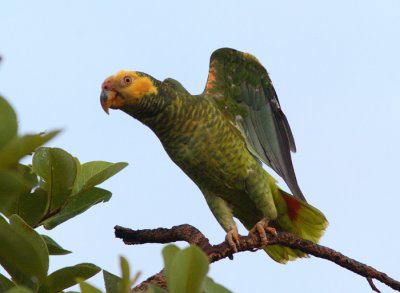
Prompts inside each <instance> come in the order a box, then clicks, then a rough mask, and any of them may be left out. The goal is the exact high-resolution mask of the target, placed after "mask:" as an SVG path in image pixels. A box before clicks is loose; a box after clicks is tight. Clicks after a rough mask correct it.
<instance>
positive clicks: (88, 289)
mask: <svg viewBox="0 0 400 293" xmlns="http://www.w3.org/2000/svg"><path fill="white" fill-rule="evenodd" d="M79 286H80V287H81V292H82V293H102V292H101V291H100V290H99V289H97V288H96V287H94V286H92V285H90V284H88V283H86V282H83V281H81V282H79ZM113 293H114V292H113Z"/></svg>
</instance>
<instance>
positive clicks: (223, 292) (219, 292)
mask: <svg viewBox="0 0 400 293" xmlns="http://www.w3.org/2000/svg"><path fill="white" fill-rule="evenodd" d="M203 292H204V293H232V291H230V290H228V289H226V288H225V287H224V286H221V285H219V284H217V283H215V282H214V280H213V279H211V278H209V277H206V278H205V280H204V283H203Z"/></svg>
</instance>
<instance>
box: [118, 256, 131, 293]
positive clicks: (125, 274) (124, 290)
mask: <svg viewBox="0 0 400 293" xmlns="http://www.w3.org/2000/svg"><path fill="white" fill-rule="evenodd" d="M119 261H120V265H121V271H122V279H121V283H120V284H121V285H120V292H121V293H129V289H130V287H131V280H130V274H131V273H130V269H129V263H128V261H127V259H126V258H125V257H123V256H120V257H119Z"/></svg>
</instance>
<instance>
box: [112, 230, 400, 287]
mask: <svg viewBox="0 0 400 293" xmlns="http://www.w3.org/2000/svg"><path fill="white" fill-rule="evenodd" d="M266 232H267V235H268V244H267V245H273V244H280V245H283V246H287V247H290V248H296V249H299V250H301V251H303V252H305V253H307V254H310V255H313V256H315V257H319V258H323V259H326V260H329V261H332V262H334V263H336V264H337V265H339V266H341V267H344V268H346V269H348V270H350V271H352V272H354V273H356V274H358V275H360V276H363V277H365V278H366V279H367V281H368V283H369V285H370V286H371V288H372V290H374V291H376V292H380V291H379V290H378V288H376V286H375V285H374V283H373V281H372V280H373V279H376V280H378V281H380V282H382V283H384V284H386V285H387V286H389V287H391V288H392V289H394V290H396V291H400V282H398V281H396V280H394V279H393V278H391V277H389V276H388V275H386V274H385V273H383V272H380V271H378V270H376V269H375V268H373V267H371V266H368V265H366V264H363V263H361V262H359V261H356V260H354V259H352V258H349V257H347V256H345V255H343V254H342V253H340V252H338V251H335V250H333V249H331V248H329V247H326V246H323V245H319V244H316V243H313V242H311V241H308V240H304V239H301V238H299V237H297V236H296V235H294V234H291V233H287V232H279V231H278V232H277V234H276V235H274V234H271V233H269V231H266ZM115 236H116V237H117V238H121V239H122V240H123V241H124V243H125V244H129V245H138V244H146V243H170V242H176V241H186V242H188V243H190V244H195V245H197V246H199V247H200V248H201V249H202V250H203V251H204V252H205V253H206V254H207V255H208V258H209V260H210V263H212V262H215V261H218V260H221V259H223V258H226V257H229V258H232V255H233V254H234V253H235V252H234V251H233V249H232V248H231V247H230V246H229V245H228V243H226V242H225V241H224V242H222V243H220V244H217V245H211V244H210V242H209V240H208V239H207V238H206V237H205V236H204V235H203V234H202V233H201V232H200V231H199V230H198V229H196V228H195V227H193V226H191V225H188V224H184V225H179V226H174V227H172V228H171V229H166V228H158V229H144V230H131V229H127V228H123V227H120V226H116V227H115ZM239 244H240V246H239V249H238V252H240V251H255V250H258V249H262V248H263V247H264V246H265V245H263V244H261V242H260V239H259V237H258V236H257V235H256V234H250V235H248V236H241V237H240V239H239ZM149 284H157V285H159V286H161V287H164V288H165V287H166V283H165V278H164V276H163V274H162V271H161V272H160V273H158V274H156V275H154V276H152V277H150V278H149V279H147V280H146V281H144V282H142V283H141V284H140V285H138V286H136V287H135V288H134V289H133V290H134V291H141V290H143V289H145V288H147V286H148V285H149Z"/></svg>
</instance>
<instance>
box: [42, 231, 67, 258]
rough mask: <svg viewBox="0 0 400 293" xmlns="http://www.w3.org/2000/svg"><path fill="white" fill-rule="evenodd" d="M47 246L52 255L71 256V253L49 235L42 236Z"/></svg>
mask: <svg viewBox="0 0 400 293" xmlns="http://www.w3.org/2000/svg"><path fill="white" fill-rule="evenodd" d="M41 236H42V238H43V240H44V242H45V243H46V245H47V249H48V250H49V254H50V255H65V254H70V253H71V251H69V250H66V249H64V248H62V247H61V246H60V245H59V244H58V243H57V242H55V241H54V240H53V239H52V238H50V237H49V236H47V235H41Z"/></svg>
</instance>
